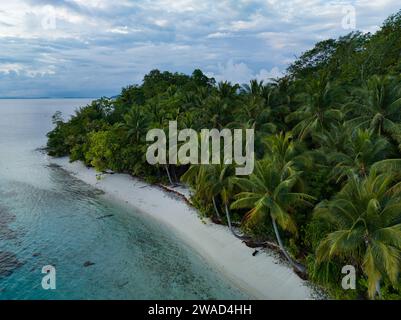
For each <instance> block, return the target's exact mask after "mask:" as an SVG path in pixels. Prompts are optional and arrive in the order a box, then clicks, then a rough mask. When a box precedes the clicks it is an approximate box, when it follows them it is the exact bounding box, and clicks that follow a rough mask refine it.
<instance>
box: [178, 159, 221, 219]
mask: <svg viewBox="0 0 401 320" xmlns="http://www.w3.org/2000/svg"><path fill="white" fill-rule="evenodd" d="M211 170H212V167H211V165H191V166H190V167H189V169H188V170H187V171H186V172H185V173H184V174H183V175H182V176H181V181H183V182H185V183H188V184H189V185H190V186H192V187H193V188H194V191H195V195H196V196H197V197H199V198H200V199H203V200H206V201H207V202H209V201H211V202H212V203H213V209H214V212H215V215H216V217H217V219H219V220H220V221H221V220H222V219H221V216H220V211H219V209H218V206H217V201H216V197H217V196H218V194H215V193H214V191H215V189H214V188H213V181H212V180H210V179H209V177H210V176H211V175H210V171H211Z"/></svg>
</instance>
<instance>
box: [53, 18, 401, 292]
mask: <svg viewBox="0 0 401 320" xmlns="http://www.w3.org/2000/svg"><path fill="white" fill-rule="evenodd" d="M400 72H401V12H399V13H397V14H395V15H393V16H391V17H389V18H388V19H387V20H386V21H385V22H384V24H383V26H382V27H381V29H380V30H379V31H377V32H376V33H375V34H370V33H368V34H363V33H360V32H353V33H350V34H348V35H346V36H343V37H340V38H339V39H329V40H325V41H322V42H319V43H317V44H316V45H315V47H314V48H312V49H311V50H309V51H307V52H305V53H303V54H302V55H301V56H300V57H299V58H298V59H297V60H296V61H295V62H294V63H293V64H291V65H290V66H289V68H288V70H287V73H286V75H285V76H283V77H282V78H279V79H274V80H269V79H266V81H265V82H259V81H256V80H253V81H251V82H250V83H249V84H244V85H239V84H233V83H229V82H219V83H216V81H215V80H214V79H212V78H209V77H207V76H206V75H205V74H204V73H202V71H200V70H195V71H194V72H193V73H192V74H191V75H185V74H181V73H170V72H160V71H158V70H153V71H151V72H150V73H149V74H148V75H146V76H145V77H144V80H143V83H142V84H141V85H131V86H128V87H126V88H123V89H122V91H121V94H120V95H119V96H117V97H116V98H113V99H109V98H102V99H99V100H96V101H93V102H92V103H91V104H89V105H87V106H85V107H82V108H80V109H79V110H77V111H76V113H75V115H74V116H73V117H72V118H71V119H69V120H68V121H64V120H63V119H62V117H61V114H60V113H56V114H55V115H54V117H53V120H54V124H55V129H54V130H53V131H51V132H50V133H49V134H48V138H49V139H48V152H49V154H50V155H52V156H66V155H69V157H70V159H71V161H75V160H81V161H83V162H84V163H85V164H87V165H88V166H93V167H95V168H96V169H97V170H99V171H105V170H106V169H111V170H113V171H116V172H125V173H129V174H131V175H134V176H137V177H141V178H144V179H146V180H147V181H149V182H152V183H156V182H161V183H171V184H176V183H178V182H180V181H183V182H185V183H187V184H189V185H190V186H191V187H192V188H193V190H194V196H193V203H194V205H195V206H196V207H197V208H198V209H199V211H200V212H201V213H202V214H203V215H205V216H208V217H211V218H212V219H213V220H214V221H216V222H219V223H224V224H228V226H229V227H230V229H231V230H232V232H233V233H234V234H235V235H236V236H237V237H239V238H241V239H244V240H245V241H246V242H248V243H254V244H255V245H263V244H265V245H266V244H269V245H273V246H274V245H276V246H277V248H280V250H281V252H282V254H283V256H284V257H285V258H287V259H288V261H289V262H290V263H291V264H292V265H293V267H294V269H295V270H296V271H297V272H299V273H300V274H304V275H307V276H308V278H309V279H310V280H311V281H312V282H314V283H316V284H317V285H319V286H321V287H323V288H325V289H326V290H327V292H328V293H329V294H330V295H331V296H332V297H334V298H348V299H355V298H384V299H399V298H401V282H400V278H399V277H398V274H399V271H400V267H401V251H400V250H401V76H400ZM172 120H176V121H177V122H178V128H179V129H184V128H192V129H195V130H197V131H198V132H199V131H200V130H201V129H203V128H218V129H220V130H221V129H223V128H244V129H245V128H254V129H255V152H256V159H257V162H256V165H255V170H254V172H253V174H252V175H250V176H249V177H236V176H235V174H234V170H233V167H232V166H229V165H203V166H202V165H193V166H188V165H185V166H184V165H179V164H178V165H168V166H163V165H159V166H152V165H149V164H148V163H147V162H146V158H145V154H146V149H147V147H148V145H149V143H147V142H146V140H145V137H146V133H147V132H148V130H150V129H152V128H163V129H165V130H167V129H168V122H169V121H172ZM345 265H352V266H354V267H355V268H356V271H357V286H356V290H343V288H342V287H341V278H342V277H343V276H344V275H343V274H342V273H341V270H342V268H343V266H345Z"/></svg>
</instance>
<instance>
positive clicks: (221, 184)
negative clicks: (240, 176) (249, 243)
mask: <svg viewBox="0 0 401 320" xmlns="http://www.w3.org/2000/svg"><path fill="white" fill-rule="evenodd" d="M234 177H235V168H234V167H233V166H232V165H226V164H218V165H211V167H210V170H209V174H208V179H209V180H210V181H211V182H212V185H211V192H212V194H213V195H219V196H220V199H221V201H222V205H223V207H224V211H225V214H226V219H227V224H228V228H229V229H230V231H231V233H232V234H233V235H234V236H235V237H236V238H238V239H241V240H248V239H249V238H248V237H246V236H242V235H239V234H238V233H237V232H236V231H235V230H234V228H233V225H232V221H231V213H230V209H229V203H230V199H231V195H232V193H233V186H234V185H233V178H234Z"/></svg>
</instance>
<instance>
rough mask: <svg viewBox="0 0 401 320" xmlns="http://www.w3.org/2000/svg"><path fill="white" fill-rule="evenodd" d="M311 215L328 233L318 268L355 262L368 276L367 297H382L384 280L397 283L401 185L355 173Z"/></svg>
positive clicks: (383, 177) (382, 176)
mask: <svg viewBox="0 0 401 320" xmlns="http://www.w3.org/2000/svg"><path fill="white" fill-rule="evenodd" d="M314 214H315V217H316V218H317V219H321V220H323V221H325V222H326V223H327V224H328V226H329V227H330V229H331V231H330V232H329V233H328V234H327V235H326V236H325V238H324V239H323V240H322V241H321V243H320V245H319V246H318V248H317V250H316V257H317V261H316V263H317V264H320V263H322V262H323V261H330V260H332V259H333V258H334V257H339V258H342V259H343V260H345V261H346V260H349V261H350V262H351V263H350V264H353V262H355V263H357V264H358V265H357V266H355V267H359V268H360V269H362V271H363V273H364V274H365V275H366V277H367V283H368V294H369V297H370V298H374V297H375V295H376V293H379V294H380V282H381V281H382V280H383V278H388V279H389V280H390V282H391V283H392V284H396V282H397V276H398V273H399V271H400V262H401V251H400V250H401V183H394V179H393V178H392V177H391V176H388V175H385V174H380V175H379V174H377V173H376V172H371V173H370V174H369V175H368V176H367V177H360V176H357V175H354V176H352V178H351V179H350V180H349V182H348V183H347V184H346V185H345V186H344V188H343V189H342V190H341V191H340V192H339V193H338V194H337V195H336V196H335V197H334V198H333V199H332V200H330V201H327V200H326V201H323V202H322V203H320V204H319V205H318V206H317V207H316V209H315V213H314Z"/></svg>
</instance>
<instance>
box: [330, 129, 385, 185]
mask: <svg viewBox="0 0 401 320" xmlns="http://www.w3.org/2000/svg"><path fill="white" fill-rule="evenodd" d="M343 149H344V150H343V151H341V152H338V151H337V152H336V151H334V152H331V153H330V154H329V156H328V159H329V162H330V163H332V164H333V165H334V167H333V170H332V173H331V175H332V177H333V178H336V179H337V182H338V181H340V180H342V179H343V178H344V177H346V176H348V175H350V174H351V175H353V174H356V175H359V176H362V177H364V176H366V175H367V174H368V173H369V169H370V166H371V165H373V164H374V163H375V162H377V161H381V160H384V159H386V158H387V157H388V156H389V155H391V144H390V143H389V142H388V141H387V139H386V138H384V137H379V136H376V134H374V133H373V131H372V130H368V129H364V130H363V129H359V130H357V131H355V132H354V133H353V134H351V135H350V136H348V139H347V140H346V141H345V144H344V146H343Z"/></svg>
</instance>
